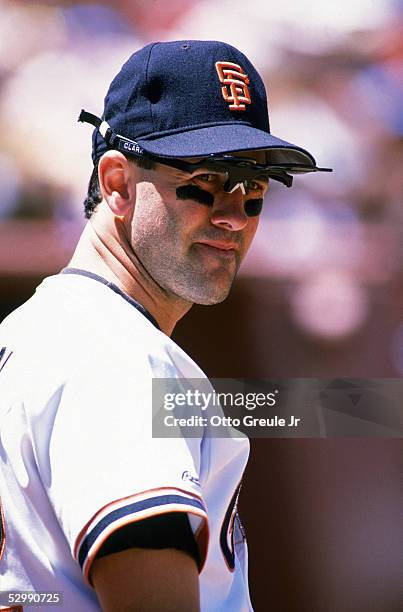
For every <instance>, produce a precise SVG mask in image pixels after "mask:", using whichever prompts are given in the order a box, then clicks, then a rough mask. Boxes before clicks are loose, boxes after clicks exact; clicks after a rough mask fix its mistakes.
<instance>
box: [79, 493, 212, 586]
mask: <svg viewBox="0 0 403 612" xmlns="http://www.w3.org/2000/svg"><path fill="white" fill-rule="evenodd" d="M169 512H185V513H188V514H193V515H196V516H199V517H200V518H202V524H201V526H200V528H199V530H198V531H197V532H196V533H195V540H196V543H197V546H198V550H199V556H200V568H199V570H200V571H201V570H202V568H203V565H204V562H205V559H206V556H207V547H208V522H207V510H206V508H205V505H204V503H203V500H202V499H201V498H200V497H198V496H197V495H195V494H193V493H190V492H189V491H185V490H182V489H178V488H168V487H166V488H159V489H152V490H150V491H145V492H143V493H139V494H136V495H132V496H129V497H127V498H123V499H120V500H116V501H114V502H111V503H110V504H107V505H106V506H104V507H103V508H102V509H101V510H100V511H99V512H97V513H96V514H95V515H94V516H93V517H92V519H91V520H90V521H89V522H88V523H87V524H86V525H85V527H84V528H83V529H82V530H81V532H80V533H79V535H78V537H77V539H76V543H75V546H74V552H73V554H74V558H75V559H76V560H77V561H78V563H79V565H80V567H81V569H82V571H83V574H84V577H85V578H86V580H88V577H89V573H90V567H91V564H92V562H93V561H94V559H95V558H96V556H97V553H98V551H99V550H100V548H101V546H102V545H103V543H104V542H105V541H106V540H107V538H108V537H109V536H110V535H111V534H112V533H114V532H115V531H116V530H117V529H120V528H121V527H123V526H125V525H128V524H129V523H134V522H136V521H141V520H143V519H145V518H149V517H152V516H158V515H162V514H166V513H169Z"/></svg>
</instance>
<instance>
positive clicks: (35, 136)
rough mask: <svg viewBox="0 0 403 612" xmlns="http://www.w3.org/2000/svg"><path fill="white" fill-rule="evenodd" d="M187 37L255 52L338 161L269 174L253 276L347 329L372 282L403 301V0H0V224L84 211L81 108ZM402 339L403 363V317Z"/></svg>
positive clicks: (302, 314) (285, 123)
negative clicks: (141, 54) (284, 287)
mask: <svg viewBox="0 0 403 612" xmlns="http://www.w3.org/2000/svg"><path fill="white" fill-rule="evenodd" d="M187 38H204V39H218V40H225V41H228V42H229V43H232V44H234V45H235V46H238V47H239V48H240V49H241V50H242V51H244V52H245V53H246V54H247V55H248V56H249V57H250V59H251V60H252V61H253V62H254V63H255V65H256V66H257V68H258V70H259V71H260V73H261V74H262V76H263V77H264V80H265V82H266V86H267V90H268V98H269V111H270V118H271V129H272V132H273V133H274V134H275V135H278V136H280V137H282V138H284V139H286V140H290V141H291V142H296V143H298V144H299V145H301V146H304V147H306V148H307V149H309V150H310V151H312V152H313V154H314V156H315V158H316V159H317V161H318V164H319V165H320V166H327V167H332V168H333V169H334V172H333V173H332V174H327V173H326V174H323V175H320V174H318V175H314V176H301V177H298V178H296V179H295V181H294V187H293V188H292V189H290V190H289V189H287V188H285V187H284V186H282V185H277V184H276V185H274V184H273V185H272V186H271V189H270V190H269V194H268V196H267V201H266V202H265V207H264V212H263V214H262V224H261V228H260V231H259V234H258V237H257V243H256V248H254V249H253V251H252V253H251V255H250V257H249V258H248V259H247V261H246V262H245V264H244V268H243V273H244V274H249V275H255V276H265V275H267V276H272V277H276V278H285V279H290V281H292V283H291V285H290V286H291V287H292V291H291V292H290V300H291V307H292V312H293V316H294V318H295V321H296V322H297V323H298V325H300V326H301V328H303V329H305V330H306V332H307V333H312V334H313V335H317V336H319V337H323V338H327V339H332V338H336V339H338V338H343V337H347V336H348V335H349V334H352V333H354V332H355V331H356V330H357V329H359V328H360V326H362V325H364V324H365V321H366V320H367V318H368V316H370V310H371V295H372V296H373V295H377V296H379V295H384V296H387V297H385V299H388V300H392V301H393V300H396V302H398V301H399V300H400V299H401V298H403V284H402V283H401V278H400V277H401V273H402V271H403V265H402V261H403V250H402V247H401V245H402V243H403V240H402V239H403V211H402V206H401V205H402V167H403V107H402V103H401V101H402V98H403V2H402V1H398V0H379V1H378V2H373V1H372V0H353V1H352V2H350V3H342V4H340V3H333V2H323V1H322V0H288V1H287V0H284V1H283V2H281V3H278V2H274V0H252V1H251V2H245V1H244V0H220V2H217V0H170V1H169V2H166V1H165V0H117V1H114V2H112V1H104V2H93V3H90V2H80V1H78V2H75V1H67V0H65V1H61V0H60V1H57V0H56V1H54V2H46V1H37V2H27V1H22V0H21V1H18V0H0V192H1V198H0V221H1V222H3V223H4V222H6V221H7V220H8V219H15V218H18V219H31V220H32V219H53V220H54V221H55V222H56V223H57V222H58V221H59V220H65V219H71V220H76V221H77V222H78V223H80V222H82V219H83V214H82V201H83V198H84V194H85V191H86V186H87V183H88V179H89V176H90V172H91V158H90V142H91V138H90V132H89V131H88V126H83V125H82V124H78V123H77V117H78V113H79V111H80V109H81V108H86V109H88V110H90V111H92V112H94V113H97V114H100V113H101V112H102V106H103V98H104V95H105V92H106V89H107V87H108V84H109V82H110V80H111V78H112V77H113V76H114V74H115V73H116V71H117V70H118V69H119V67H120V66H121V64H122V63H123V62H124V61H125V60H126V59H127V57H128V56H129V55H130V54H131V53H132V52H133V51H135V50H136V49H138V48H140V47H141V46H143V45H144V44H147V43H148V42H150V41H152V40H169V39H171V40H173V39H187ZM377 299H379V298H377ZM397 308H398V309H400V310H403V309H401V307H399V306H397ZM402 314H403V313H402ZM402 320H403V317H402ZM394 338H395V340H394V344H393V347H392V348H391V350H392V351H393V355H394V357H393V359H395V364H396V370H397V371H399V372H401V373H403V354H402V353H403V351H402V350H401V349H400V348H399V347H400V346H401V345H402V342H401V340H402V339H403V326H402V328H400V327H399V326H398V327H397V328H396V330H395V333H394ZM394 347H395V348H394Z"/></svg>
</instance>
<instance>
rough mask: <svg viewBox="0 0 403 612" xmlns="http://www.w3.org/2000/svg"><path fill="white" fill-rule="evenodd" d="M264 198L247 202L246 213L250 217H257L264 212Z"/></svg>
mask: <svg viewBox="0 0 403 612" xmlns="http://www.w3.org/2000/svg"><path fill="white" fill-rule="evenodd" d="M262 206H263V198H257V199H256V200H247V201H246V202H245V212H246V214H247V216H248V217H257V216H258V215H260V213H261V212H262Z"/></svg>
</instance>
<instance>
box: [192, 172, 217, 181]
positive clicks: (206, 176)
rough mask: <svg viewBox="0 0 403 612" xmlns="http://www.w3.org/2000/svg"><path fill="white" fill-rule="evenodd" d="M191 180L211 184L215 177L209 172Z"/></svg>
mask: <svg viewBox="0 0 403 612" xmlns="http://www.w3.org/2000/svg"><path fill="white" fill-rule="evenodd" d="M193 178H195V179H197V180H198V181H203V183H213V182H214V181H215V180H216V179H217V175H216V174H212V173H210V172H208V173H207V172H206V173H204V174H198V175H197V176H195V177H193Z"/></svg>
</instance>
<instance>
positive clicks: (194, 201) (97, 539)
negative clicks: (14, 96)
mask: <svg viewBox="0 0 403 612" xmlns="http://www.w3.org/2000/svg"><path fill="white" fill-rule="evenodd" d="M80 120H81V121H86V122H89V123H92V124H93V125H94V126H95V128H96V129H95V131H94V136H93V160H94V164H95V171H94V173H93V176H92V178H91V181H90V186H89V193H88V197H87V199H86V216H87V217H88V218H89V222H88V224H87V226H86V227H85V229H84V232H83V234H82V236H81V239H80V241H79V243H78V246H77V249H76V251H75V253H74V255H73V258H72V260H71V262H70V264H69V267H68V268H66V269H64V270H63V271H62V272H61V274H58V275H56V276H53V277H50V278H48V279H46V280H45V281H44V282H43V283H42V284H41V286H40V287H39V289H38V290H37V292H36V294H35V296H33V297H32V298H31V299H30V300H29V301H28V302H27V303H26V304H25V305H23V306H22V307H21V308H20V309H18V310H17V311H16V312H14V313H13V314H12V315H10V317H8V319H6V321H5V322H4V323H3V325H2V326H1V332H0V348H1V351H2V352H1V360H0V397H1V408H0V410H1V412H0V414H1V419H2V421H1V422H2V427H1V439H0V442H1V443H0V457H1V462H2V463H1V466H2V470H1V497H2V504H3V515H2V530H1V533H2V559H1V562H0V569H1V573H2V589H3V590H7V591H13V592H15V591H31V592H32V591H35V592H37V593H44V592H45V593H46V592H50V591H53V592H57V593H61V594H62V597H63V606H64V608H65V609H66V610H68V611H70V610H74V611H81V610H82V611H83V612H84V611H85V612H88V611H89V612H91V611H93V610H99V609H102V610H105V611H115V610H164V611H169V610H172V611H175V612H177V611H180V610H183V611H186V612H190V611H193V610H199V609H201V610H204V611H209V612H210V611H215V610H228V611H231V612H234V611H241V610H242V611H243V610H250V609H251V603H250V599H249V595H248V587H247V558H246V544H245V537H244V533H243V529H242V527H241V524H240V522H239V519H238V516H237V513H236V506H237V498H238V494H239V488H240V482H241V478H242V473H243V470H244V467H245V464H246V460H247V455H248V442H247V440H245V439H244V438H233V437H231V436H230V435H228V436H227V437H225V438H209V437H207V436H203V435H202V436H200V437H199V438H184V437H179V436H178V437H177V438H161V439H160V438H156V437H153V436H152V429H151V421H152V412H151V403H152V397H151V395H152V393H151V391H152V389H151V383H152V379H153V378H154V379H155V378H172V379H192V378H204V374H203V373H202V372H201V371H200V369H199V368H198V367H197V366H196V364H195V363H194V362H193V361H192V360H191V359H190V358H189V357H188V356H187V355H186V354H185V353H184V352H183V351H181V349H180V348H179V347H178V346H177V345H175V343H174V342H172V341H171V340H170V338H169V336H170V334H171V333H172V330H173V329H174V326H175V324H176V322H177V321H178V320H179V319H180V318H181V317H182V316H183V315H184V314H185V313H186V312H187V311H188V310H189V309H190V308H191V306H192V304H193V303H198V304H216V303H218V302H220V301H222V300H223V299H225V297H226V296H227V294H228V292H229V290H230V287H231V284H232V282H233V280H234V277H235V274H236V272H237V270H238V267H239V265H240V263H241V261H242V259H243V257H244V256H245V254H246V252H247V250H248V248H249V246H250V244H251V242H252V239H253V236H254V234H255V232H256V229H257V225H258V219H259V213H260V210H261V208H262V204H263V198H264V196H265V193H266V191H267V189H268V184H269V180H270V179H271V178H273V179H275V180H279V181H281V182H283V183H285V184H286V185H288V186H290V185H291V181H292V177H291V174H293V173H296V172H311V171H316V170H318V169H319V168H317V166H316V163H315V160H314V158H313V157H312V156H311V154H310V153H308V152H307V151H305V150H304V149H301V148H300V147H297V146H295V145H292V144H290V143H287V142H285V141H282V140H280V139H278V138H276V137H274V136H272V135H271V134H270V132H269V123H268V116H267V103H266V97H265V90H264V86H263V83H262V81H261V78H260V77H259V75H258V73H257V72H256V70H255V69H254V67H253V66H252V64H251V63H250V62H249V61H248V59H247V58H246V57H245V56H244V55H243V54H242V53H240V52H239V51H238V50H237V49H234V48H233V47H231V46H229V45H227V44H224V43H219V42H206V41H179V42H170V43H156V44H151V45H148V46H147V47H145V48H144V49H142V50H140V51H138V52H137V53H135V54H134V55H133V56H132V57H131V58H130V59H129V60H128V62H127V63H126V64H125V65H124V66H123V68H122V70H121V71H120V72H119V74H118V75H117V76H116V77H115V79H114V80H113V82H112V84H111V86H110V89H109V92H108V94H107V97H106V99H105V109H104V115H103V119H102V120H101V119H98V118H97V117H96V116H94V115H92V114H91V113H88V112H86V111H82V112H81V115H80ZM12 603H18V602H16V601H15V599H14V601H13V602H12ZM11 609H13V608H11ZM14 609H15V610H17V608H14Z"/></svg>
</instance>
